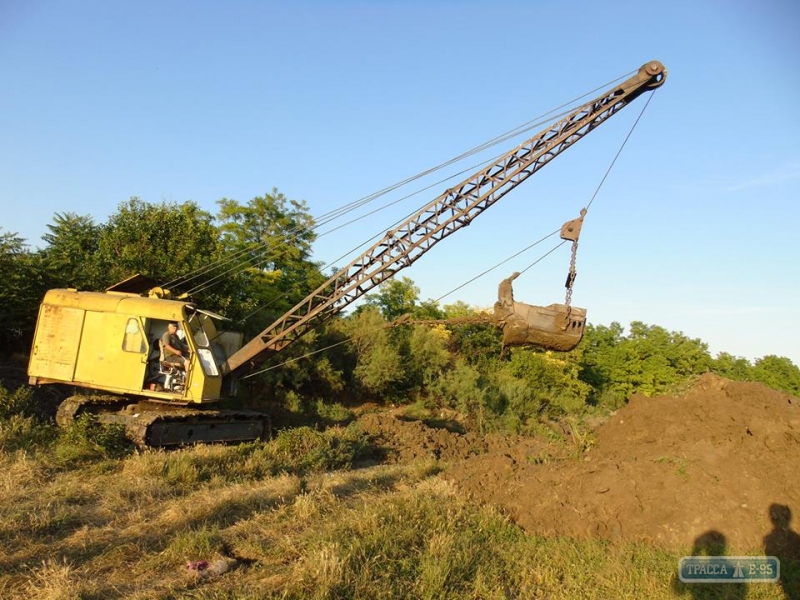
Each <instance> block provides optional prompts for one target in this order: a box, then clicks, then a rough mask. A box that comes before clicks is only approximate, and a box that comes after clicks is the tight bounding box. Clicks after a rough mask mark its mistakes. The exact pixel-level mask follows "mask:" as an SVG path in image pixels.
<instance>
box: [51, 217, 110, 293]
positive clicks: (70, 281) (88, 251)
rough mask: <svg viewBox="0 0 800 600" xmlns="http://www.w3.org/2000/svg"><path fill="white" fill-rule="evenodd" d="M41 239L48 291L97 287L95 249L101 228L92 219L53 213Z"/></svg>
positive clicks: (97, 275) (97, 276) (97, 274)
mask: <svg viewBox="0 0 800 600" xmlns="http://www.w3.org/2000/svg"><path fill="white" fill-rule="evenodd" d="M47 229H48V233H46V234H44V235H43V236H42V240H44V241H45V242H46V243H47V246H46V247H45V248H44V250H42V252H41V254H42V260H43V261H44V264H45V266H46V268H47V272H48V276H49V279H50V284H49V285H50V286H51V287H73V288H78V289H84V290H93V289H98V288H99V287H101V286H100V285H99V279H100V278H99V273H98V267H99V265H98V261H97V247H98V240H99V237H100V233H101V231H102V229H103V228H102V226H100V225H96V224H95V223H94V221H93V220H92V218H91V217H89V216H79V215H76V214H75V213H71V212H67V213H63V214H60V213H56V214H55V215H54V217H53V222H52V223H50V224H49V225H47Z"/></svg>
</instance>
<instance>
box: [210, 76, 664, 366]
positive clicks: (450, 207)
mask: <svg viewBox="0 0 800 600" xmlns="http://www.w3.org/2000/svg"><path fill="white" fill-rule="evenodd" d="M665 78H666V70H665V68H664V65H662V64H661V63H660V62H658V61H651V62H648V63H646V64H644V65H643V66H642V67H641V68H640V69H639V71H638V72H637V74H636V75H634V76H633V77H631V78H630V79H628V80H626V81H625V82H623V83H621V84H620V85H618V86H616V87H614V88H613V89H611V90H609V91H607V92H605V93H604V94H602V95H601V96H598V97H597V98H595V99H594V100H592V101H590V102H587V103H586V104H584V105H582V106H581V107H579V108H577V109H575V110H574V111H572V112H571V113H570V114H569V115H567V116H566V117H564V118H562V119H561V120H559V121H557V122H555V123H553V124H552V125H550V126H549V127H548V128H546V129H544V130H543V131H541V132H539V133H538V134H536V135H535V136H534V137H532V138H530V139H528V140H527V141H525V142H524V143H523V144H521V145H519V146H517V147H516V148H515V149H513V150H511V151H510V152H508V153H507V154H505V155H504V156H503V157H501V158H500V159H498V160H497V161H496V162H495V163H494V164H492V165H491V166H489V167H486V168H484V169H482V170H481V171H479V172H478V173H476V174H474V175H472V176H471V177H469V178H468V179H465V180H464V181H462V182H461V183H460V184H458V185H456V186H454V187H452V188H450V189H448V190H447V191H446V192H445V193H443V194H442V195H441V196H439V197H438V198H436V199H435V200H433V201H432V202H430V203H429V204H428V205H427V206H425V207H423V208H422V209H420V210H419V211H418V212H416V213H415V214H414V215H412V216H411V217H410V218H408V219H407V220H406V221H405V222H404V223H403V224H401V225H400V226H399V227H397V228H396V229H394V230H391V231H388V232H387V233H386V235H385V236H384V237H383V239H381V240H380V241H379V242H377V243H376V244H375V245H373V246H372V247H371V248H369V249H368V250H367V251H366V252H364V253H363V254H361V256H359V257H358V258H356V259H355V260H353V261H352V262H351V263H350V264H349V265H347V266H346V267H344V268H342V269H340V270H339V271H338V272H337V273H336V274H335V275H333V276H332V277H331V278H330V279H328V281H326V282H325V283H323V284H322V285H321V286H319V287H318V288H317V289H316V290H314V291H313V292H311V293H310V294H309V295H308V296H307V297H306V298H305V299H304V300H303V301H302V302H300V303H299V304H297V305H296V306H295V307H294V308H292V309H291V310H290V311H288V312H287V313H286V314H285V315H283V316H282V317H280V318H279V319H278V320H276V321H275V322H274V323H272V324H271V325H270V326H269V327H267V328H266V329H265V330H264V331H262V332H261V333H260V334H259V335H258V336H256V337H255V338H254V339H253V340H251V341H250V342H249V343H247V344H246V345H245V346H243V347H242V348H241V350H239V351H238V352H236V353H235V354H234V355H233V356H231V357H230V358H229V359H228V363H227V368H226V372H227V373H230V372H232V371H235V370H237V369H238V368H240V367H241V366H242V365H244V364H245V363H247V362H248V361H251V360H253V359H255V358H256V357H257V356H259V355H260V354H262V353H264V352H266V351H270V350H276V351H277V350H281V349H283V348H284V347H286V346H287V345H289V344H290V343H292V342H293V341H294V340H296V339H297V338H299V337H300V336H302V335H303V334H304V333H306V332H307V331H308V330H309V329H310V328H312V327H314V326H316V325H317V324H319V323H320V322H321V321H322V320H324V319H326V318H328V317H330V316H332V315H334V314H336V313H337V312H338V311H340V310H341V309H343V308H345V307H346V306H347V305H349V304H350V303H352V302H353V301H355V300H356V299H358V298H359V297H361V296H362V295H364V294H365V293H367V292H368V291H370V290H371V289H372V288H374V287H375V286H377V285H379V284H380V283H381V282H383V281H384V280H386V279H388V278H390V277H392V276H393V275H394V274H395V273H396V272H397V271H399V270H400V269H403V268H405V267H407V266H409V265H411V264H412V263H413V262H414V261H415V260H417V259H418V258H419V257H420V256H422V255H423V254H424V253H425V252H427V251H428V250H429V249H430V248H431V247H433V246H434V245H435V244H436V243H437V242H439V241H440V240H443V239H444V238H446V237H447V236H449V235H450V234H451V233H453V232H454V231H457V230H458V229H461V228H462V227H464V226H466V225H469V224H470V222H472V220H473V219H474V218H475V217H477V216H478V215H479V214H481V213H482V212H483V211H485V210H486V209H487V208H489V207H490V206H492V205H493V204H494V203H495V202H497V201H498V200H499V199H500V198H502V197H503V196H505V195H506V194H507V193H508V192H510V191H511V190H513V189H514V188H515V187H516V186H518V185H519V184H520V183H522V182H523V181H525V180H526V179H527V178H528V177H530V176H531V175H533V174H534V173H535V172H536V171H538V170H539V169H541V168H542V167H543V166H544V165H546V164H547V163H548V162H550V161H551V160H552V159H553V158H555V157H556V156H558V155H559V154H561V153H562V152H564V151H565V150H566V149H567V148H569V147H571V146H572V145H573V144H575V143H576V142H577V141H578V140H580V139H582V138H583V137H584V136H585V135H586V134H587V133H589V132H590V131H592V130H593V129H595V128H596V127H597V126H599V125H600V124H602V123H604V122H605V121H606V120H607V119H609V118H610V117H611V116H613V115H614V114H616V113H617V112H619V111H620V110H621V109H622V108H624V107H625V106H626V105H627V104H628V103H630V102H631V101H632V100H633V99H635V98H637V97H638V96H639V95H641V94H642V93H644V92H646V91H648V90H653V89H655V88H657V87H659V86H660V85H661V84H662V83H663V82H664V80H665Z"/></svg>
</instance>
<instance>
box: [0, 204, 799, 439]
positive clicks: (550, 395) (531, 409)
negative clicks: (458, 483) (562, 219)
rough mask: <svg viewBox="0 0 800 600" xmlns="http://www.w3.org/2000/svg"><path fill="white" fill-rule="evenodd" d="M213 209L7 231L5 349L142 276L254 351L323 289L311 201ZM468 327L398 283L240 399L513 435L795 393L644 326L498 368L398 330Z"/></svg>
mask: <svg viewBox="0 0 800 600" xmlns="http://www.w3.org/2000/svg"><path fill="white" fill-rule="evenodd" d="M217 206H218V210H217V213H216V214H211V213H210V212H208V211H205V210H202V209H200V208H199V207H198V205H197V204H196V203H194V202H184V203H165V202H162V203H148V202H145V201H143V200H141V199H139V198H135V197H134V198H131V199H130V200H128V201H127V202H124V203H122V204H120V205H119V206H118V208H117V210H116V212H115V213H113V214H112V215H111V216H110V217H109V218H108V220H107V221H106V222H105V223H95V222H94V220H93V219H92V218H91V217H89V216H82V215H76V214H74V213H69V212H67V213H57V214H56V215H55V216H54V218H53V220H52V222H51V223H50V224H48V225H47V233H46V234H45V235H44V236H43V242H44V247H43V248H41V249H36V250H31V249H30V248H29V245H28V244H27V241H26V240H24V239H22V238H20V237H19V236H18V235H17V234H15V233H11V232H3V231H2V230H0V275H1V276H2V278H3V279H2V280H3V282H4V285H3V286H2V288H0V348H2V350H0V352H2V353H3V354H10V353H12V352H17V353H27V352H28V350H29V348H30V343H31V340H32V337H33V330H34V327H35V323H36V316H37V311H38V307H39V303H40V302H41V300H42V297H43V295H44V293H45V291H46V290H48V289H51V288H59V287H69V288H77V289H82V290H103V289H106V288H108V287H110V286H111V285H113V284H114V283H117V282H119V281H122V280H124V279H126V278H128V277H130V276H131V275H133V274H136V273H140V274H142V275H145V276H148V277H150V278H152V279H154V280H155V281H157V282H159V283H161V284H168V285H171V286H173V287H175V290H174V291H176V292H178V293H180V292H188V293H190V297H191V299H192V300H193V301H194V302H196V303H197V304H198V305H199V306H202V307H203V308H207V309H209V310H212V311H215V312H220V313H221V314H224V315H226V316H227V317H229V318H231V319H232V320H233V322H234V323H235V325H236V328H237V329H240V330H243V331H244V332H245V338H246V339H249V338H250V337H252V336H253V335H255V334H256V333H258V332H259V331H261V330H263V329H264V328H265V327H266V326H267V325H269V324H270V323H272V322H273V321H274V320H275V319H276V318H278V317H279V316H281V315H282V314H284V313H285V312H286V311H287V310H288V309H289V308H291V307H292V306H294V305H295V304H297V302H299V301H300V300H302V299H303V298H304V297H305V296H306V294H307V293H308V292H310V291H311V290H313V289H315V288H316V287H317V286H319V285H320V284H321V283H322V282H324V281H325V280H326V279H327V276H326V275H325V274H324V273H323V272H322V267H321V265H320V264H318V263H315V262H314V261H312V260H311V252H312V245H313V242H314V240H315V233H314V220H313V218H312V217H311V215H310V214H309V212H308V209H307V206H306V205H305V203H304V202H301V201H296V200H290V199H288V198H287V197H286V196H284V195H283V194H282V193H280V192H278V191H277V190H272V192H270V193H268V194H265V195H263V196H259V197H256V198H253V199H251V200H249V201H248V202H246V203H240V202H238V201H236V200H230V199H226V198H223V199H222V200H220V201H219V202H218V204H217ZM475 314H477V311H476V309H474V308H473V307H470V306H468V305H466V304H464V303H463V302H456V303H454V304H451V305H444V306H439V305H438V304H437V303H436V302H434V301H432V300H421V299H420V296H419V289H418V288H417V287H416V286H415V285H414V283H413V281H412V280H410V279H408V278H405V277H401V278H395V279H393V280H390V281H388V282H385V283H384V284H383V285H382V286H381V287H380V288H379V290H378V292H377V293H374V294H371V295H369V296H367V298H366V302H364V303H362V304H361V305H360V306H359V307H358V308H357V309H355V310H353V311H351V312H350V313H349V314H346V315H340V316H338V317H336V318H334V319H331V320H330V321H328V322H327V323H326V324H325V325H324V326H322V327H320V328H319V329H317V330H315V331H314V332H313V333H311V334H309V335H307V336H305V337H304V338H302V339H301V340H300V341H298V342H296V343H295V344H293V345H292V346H290V347H289V348H288V349H287V350H286V351H284V353H282V354H281V355H280V357H279V359H278V360H280V362H281V363H285V364H282V365H281V366H280V367H279V368H275V369H270V370H268V371H265V372H264V373H262V374H260V375H258V376H256V377H253V378H250V379H248V380H247V383H248V386H247V387H249V391H250V393H251V395H252V396H253V397H254V398H255V401H256V402H257V401H258V398H262V399H264V400H265V401H266V400H276V399H277V400H279V401H281V402H283V403H284V404H286V405H288V406H294V407H298V406H301V407H302V406H315V405H316V406H325V405H332V404H336V403H347V402H349V401H353V400H355V399H359V400H365V399H366V400H375V401H380V402H395V403H416V404H418V405H419V406H420V407H421V408H424V409H428V410H434V409H444V408H449V409H452V410H455V411H458V412H460V413H462V414H466V415H470V418H472V419H474V421H475V422H476V423H478V424H479V425H480V426H481V427H502V428H504V429H511V430H515V431H525V430H528V429H531V428H532V427H535V426H536V423H537V422H539V421H540V420H541V419H542V418H546V417H557V416H560V415H568V414H575V413H580V412H582V411H584V410H587V409H589V408H590V407H592V406H599V407H607V408H615V407H618V406H620V405H621V404H622V403H624V402H625V401H626V399H627V398H628V397H629V396H630V395H631V394H632V393H640V394H645V395H650V396H652V395H657V394H661V393H668V392H669V391H670V390H674V389H675V388H676V387H678V386H680V385H682V384H685V383H686V382H687V381H688V380H690V379H691V378H692V377H694V376H697V375H700V374H702V373H706V372H709V371H712V372H716V373H718V374H719V375H722V376H725V377H728V378H731V379H737V380H749V381H757V382H761V383H764V384H766V385H768V386H770V387H773V388H776V389H781V390H785V391H787V392H789V393H792V394H794V395H800V369H798V367H797V366H796V365H794V364H793V363H792V362H791V360H789V359H788V358H785V357H780V356H775V355H769V356H764V357H763V358H760V359H757V360H756V361H754V362H753V363H751V362H750V361H748V360H747V359H745V358H741V357H736V356H733V355H730V354H727V353H721V354H719V355H717V356H716V357H712V356H711V355H710V353H709V350H708V346H707V344H705V343H704V342H702V341H701V340H699V339H692V338H689V337H687V336H685V335H684V334H682V333H680V332H671V331H667V330H666V329H664V328H662V327H659V326H657V325H647V324H645V323H641V322H633V323H630V324H629V327H628V331H627V333H626V331H625V328H624V327H623V326H622V325H620V324H619V323H616V322H614V323H611V324H609V325H595V324H589V325H588V326H587V328H586V332H585V336H584V339H583V340H582V342H581V343H580V344H579V346H578V347H577V348H576V349H575V350H573V351H571V352H568V353H563V354H559V353H553V352H546V351H541V350H537V349H533V348H516V349H512V350H511V351H510V352H509V353H508V354H507V355H506V356H504V357H501V355H500V348H501V341H500V340H501V336H500V332H499V330H498V329H497V328H496V327H494V326H493V325H490V324H485V323H461V324H455V323H453V324H448V323H441V324H435V325H399V326H391V324H392V323H393V322H395V320H396V319H397V318H398V317H400V316H403V315H410V316H411V317H412V318H413V319H428V320H434V319H436V320H447V319H457V318H463V317H469V316H473V315H475ZM319 350H323V351H322V352H318V353H316V352H317V351H319ZM311 353H314V354H313V355H312V356H311V357H309V358H306V359H302V360H295V361H291V362H286V361H287V360H288V359H291V358H298V357H301V356H304V355H306V354H311Z"/></svg>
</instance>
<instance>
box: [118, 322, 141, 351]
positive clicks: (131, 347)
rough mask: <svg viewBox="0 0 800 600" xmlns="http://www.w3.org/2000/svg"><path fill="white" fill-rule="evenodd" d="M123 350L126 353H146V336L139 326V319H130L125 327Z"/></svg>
mask: <svg viewBox="0 0 800 600" xmlns="http://www.w3.org/2000/svg"><path fill="white" fill-rule="evenodd" d="M122 349H123V350H124V351H125V352H136V353H137V354H142V353H143V352H144V351H145V344H144V335H143V334H142V328H141V327H140V326H139V320H138V319H133V318H131V319H128V322H127V324H126V325H125V337H124V338H123V340H122Z"/></svg>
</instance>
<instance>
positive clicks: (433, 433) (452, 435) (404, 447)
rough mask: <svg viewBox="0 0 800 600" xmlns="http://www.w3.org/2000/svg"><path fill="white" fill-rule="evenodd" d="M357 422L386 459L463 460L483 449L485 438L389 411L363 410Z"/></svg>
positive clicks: (481, 451) (485, 449)
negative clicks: (431, 424)
mask: <svg viewBox="0 0 800 600" xmlns="http://www.w3.org/2000/svg"><path fill="white" fill-rule="evenodd" d="M358 424H359V427H360V428H361V429H362V430H363V431H364V432H365V433H367V434H368V435H369V436H370V437H371V438H372V440H373V443H374V444H375V445H376V446H377V447H378V448H379V449H380V450H381V452H382V453H383V454H384V458H385V460H386V462H389V463H403V462H409V461H412V460H418V459H434V460H445V461H453V460H463V459H466V458H468V457H470V456H473V455H476V454H480V453H484V452H486V451H487V445H486V443H485V441H483V440H481V439H480V438H479V437H478V436H476V435H475V434H473V433H460V432H458V431H451V430H450V429H448V428H447V427H429V426H428V425H426V424H424V423H423V422H421V421H414V420H409V419H404V418H402V417H400V416H396V415H394V414H392V413H386V412H384V413H366V414H364V415H362V416H361V417H359V419H358Z"/></svg>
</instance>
